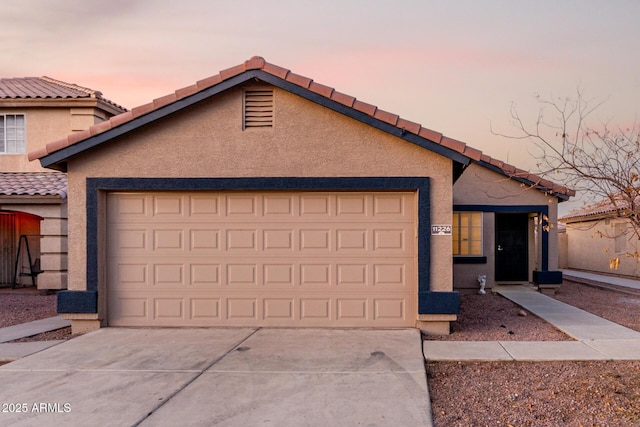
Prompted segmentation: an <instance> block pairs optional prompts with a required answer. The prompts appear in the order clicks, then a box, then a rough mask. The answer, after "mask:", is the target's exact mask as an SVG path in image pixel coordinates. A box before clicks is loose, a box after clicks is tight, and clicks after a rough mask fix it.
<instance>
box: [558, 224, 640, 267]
mask: <svg viewBox="0 0 640 427" xmlns="http://www.w3.org/2000/svg"><path fill="white" fill-rule="evenodd" d="M618 222H621V221H620V220H614V219H611V220H609V221H605V220H599V221H589V222H582V223H571V224H567V247H568V248H567V253H568V267H569V268H574V269H578V270H589V271H595V272H602V273H613V274H620V275H625V276H635V277H640V263H639V262H638V261H637V260H635V259H634V258H633V257H627V256H626V255H625V252H616V250H615V249H616V247H615V239H614V238H613V236H615V228H614V226H615V224H616V223H618ZM599 233H602V235H603V236H605V237H600V234H599ZM606 236H611V237H606ZM626 249H627V250H626V252H629V253H634V252H635V251H637V250H640V245H639V244H638V241H637V239H635V238H634V237H633V236H632V235H631V234H630V233H629V234H628V235H627V247H626ZM614 258H618V259H619V260H620V264H619V266H618V268H617V269H611V268H610V260H611V259H614Z"/></svg>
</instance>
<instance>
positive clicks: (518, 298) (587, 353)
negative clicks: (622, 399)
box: [423, 276, 640, 361]
mask: <svg viewBox="0 0 640 427" xmlns="http://www.w3.org/2000/svg"><path fill="white" fill-rule="evenodd" d="M594 280H595V279H594ZM599 281H603V277H602V276H600V277H599ZM498 293H499V294H501V295H503V296H504V297H506V298H509V299H510V300H512V301H513V302H515V303H516V304H518V305H520V306H522V307H523V308H525V309H526V310H528V311H530V312H531V313H533V314H535V315H537V316H538V317H541V318H542V319H544V320H546V321H547V322H549V323H551V324H552V325H554V326H555V327H556V328H558V329H559V330H561V331H563V332H564V333H566V334H567V335H569V336H570V337H572V338H574V339H576V341H425V342H424V343H423V353H424V357H425V359H426V360H429V361H437V360H439V361H451V360H475V361H499V360H504V361H508V360H518V361H552V360H640V332H636V331H634V330H631V329H629V328H625V327H624V326H621V325H618V324H617V323H613V322H610V321H608V320H605V319H602V318H601V317H598V316H595V315H593V314H591V313H588V312H586V311H584V310H580V309H578V308H576V307H573V306H571V305H568V304H565V303H563V302H560V301H558V300H556V299H553V298H551V297H548V296H546V295H543V294H541V293H540V292H537V291H536V290H534V289H532V288H529V287H526V286H501V287H500V290H499V291H498Z"/></svg>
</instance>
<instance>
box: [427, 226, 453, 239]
mask: <svg viewBox="0 0 640 427" xmlns="http://www.w3.org/2000/svg"><path fill="white" fill-rule="evenodd" d="M451 228H452V226H451V225H432V226H431V235H433V236H451Z"/></svg>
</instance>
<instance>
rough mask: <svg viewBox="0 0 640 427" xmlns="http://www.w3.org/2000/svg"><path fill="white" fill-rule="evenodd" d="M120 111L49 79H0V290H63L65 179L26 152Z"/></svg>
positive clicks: (90, 93) (80, 89) (90, 92)
mask: <svg viewBox="0 0 640 427" xmlns="http://www.w3.org/2000/svg"><path fill="white" fill-rule="evenodd" d="M125 111H126V109H124V108H122V107H121V106H119V105H117V104H115V103H113V102H111V101H109V100H108V99H105V98H103V97H102V94H101V93H100V92H98V91H94V90H91V89H87V88H84V87H81V86H78V85H75V84H70V83H65V82H62V81H59V80H55V79H52V78H49V77H21V78H2V79H0V236H1V237H0V254H1V256H0V286H10V285H14V284H15V283H16V279H17V280H18V282H17V283H20V284H31V283H33V282H35V281H36V276H37V285H38V288H39V289H65V288H66V287H67V254H66V251H67V237H66V233H67V176H66V174H64V173H60V172H55V171H52V170H50V169H44V168H43V167H41V166H40V165H39V164H38V163H37V162H29V161H28V159H27V153H28V152H29V151H33V150H39V149H42V148H44V146H45V144H46V143H48V142H51V141H53V140H57V139H60V138H62V137H65V136H67V135H68V134H70V133H72V132H77V131H80V130H84V129H88V128H89V127H90V126H92V125H94V124H96V123H98V122H100V121H104V120H107V119H109V118H111V117H113V116H114V115H117V114H120V113H122V112H125ZM21 236H24V237H23V238H21ZM27 249H28V251H27Z"/></svg>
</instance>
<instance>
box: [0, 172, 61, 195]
mask: <svg viewBox="0 0 640 427" xmlns="http://www.w3.org/2000/svg"><path fill="white" fill-rule="evenodd" d="M0 196H59V197H60V198H62V199H65V198H66V197H67V174H65V173H60V172H0Z"/></svg>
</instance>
